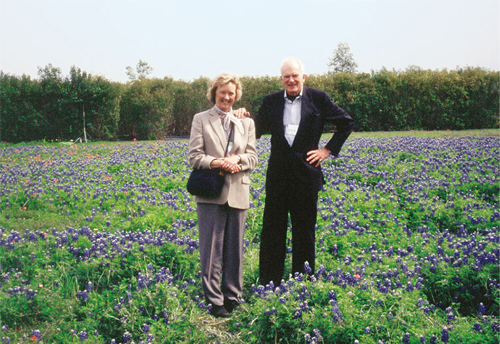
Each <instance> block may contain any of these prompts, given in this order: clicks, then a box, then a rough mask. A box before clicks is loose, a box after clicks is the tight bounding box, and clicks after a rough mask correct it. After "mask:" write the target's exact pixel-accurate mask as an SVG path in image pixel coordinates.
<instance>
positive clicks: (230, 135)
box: [224, 122, 234, 157]
mask: <svg viewBox="0 0 500 344" xmlns="http://www.w3.org/2000/svg"><path fill="white" fill-rule="evenodd" d="M233 129H234V123H233V122H231V131H230V132H229V135H228V137H227V145H226V150H225V151H224V157H226V156H227V150H228V149H229V142H233V143H234V136H233ZM231 139H232V140H233V141H231Z"/></svg>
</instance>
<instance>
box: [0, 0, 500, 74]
mask: <svg viewBox="0 0 500 344" xmlns="http://www.w3.org/2000/svg"><path fill="white" fill-rule="evenodd" d="M341 42H345V43H347V44H348V45H349V47H350V49H351V53H352V54H353V57H354V60H355V61H356V62H357V64H358V71H359V72H367V73H370V72H372V71H374V72H376V71H379V70H380V69H382V68H387V69H389V70H405V69H406V68H408V67H410V66H418V67H420V68H422V69H431V70H442V69H448V70H453V69H456V68H464V67H481V68H485V69H490V70H495V71H498V70H500V0H495V1H490V0H347V1H344V0H301V1H298V0H287V1H282V0H232V1H227V0H226V1H220V0H162V1H153V0H0V70H1V71H2V72H3V73H6V74H10V75H16V76H21V75H23V74H26V75H29V76H31V78H32V79H35V78H38V69H39V67H40V68H43V67H45V66H47V65H48V64H52V66H54V67H58V68H60V69H61V72H62V74H63V76H67V75H69V71H70V68H71V67H72V66H76V67H78V68H80V69H81V70H82V71H85V72H87V73H91V74H93V75H100V76H103V77H105V78H106V79H108V80H111V81H117V82H126V81H127V80H128V77H127V74H126V67H127V66H131V67H134V68H135V66H136V65H137V63H138V62H139V60H142V61H145V62H147V63H148V64H149V65H150V66H151V67H153V71H152V73H151V74H150V77H156V78H163V77H166V76H168V77H172V78H174V79H182V80H186V81H190V80H194V79H197V78H199V77H200V76H205V77H209V78H212V77H214V76H216V75H217V74H219V73H221V72H228V73H233V74H238V75H240V76H254V77H260V76H265V75H269V76H277V75H279V67H280V65H281V62H282V61H283V60H284V59H285V58H287V57H295V58H298V59H300V60H301V61H302V62H303V64H304V66H305V72H306V74H323V73H326V72H328V62H329V59H330V58H331V57H332V56H333V51H334V50H335V49H336V48H337V46H338V44H339V43H341Z"/></svg>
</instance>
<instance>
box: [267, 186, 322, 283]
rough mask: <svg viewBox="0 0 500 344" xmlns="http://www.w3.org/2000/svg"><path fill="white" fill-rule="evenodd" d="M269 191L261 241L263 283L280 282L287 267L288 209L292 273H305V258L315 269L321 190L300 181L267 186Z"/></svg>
mask: <svg viewBox="0 0 500 344" xmlns="http://www.w3.org/2000/svg"><path fill="white" fill-rule="evenodd" d="M306 189H307V190H306ZM266 192H267V194H266V203H265V208H264V220H263V224H262V236H261V243H260V284H262V285H266V284H268V283H269V282H270V281H273V282H274V284H275V285H276V286H278V285H279V284H280V283H281V279H282V278H283V274H284V271H285V256H286V252H287V247H286V234H287V225H288V213H290V219H291V222H292V256H293V258H292V274H295V272H300V273H303V272H304V263H305V262H306V261H307V262H308V263H309V265H310V266H311V268H312V269H313V271H314V260H315V255H316V254H315V248H316V243H315V228H314V227H315V225H316V216H317V211H318V210H317V209H318V208H317V206H318V192H316V191H311V190H310V189H309V188H304V187H303V185H300V184H298V183H289V184H288V185H287V186H286V187H283V188H276V189H274V188H272V189H269V188H267V190H266Z"/></svg>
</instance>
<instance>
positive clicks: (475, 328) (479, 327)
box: [472, 322, 483, 333]
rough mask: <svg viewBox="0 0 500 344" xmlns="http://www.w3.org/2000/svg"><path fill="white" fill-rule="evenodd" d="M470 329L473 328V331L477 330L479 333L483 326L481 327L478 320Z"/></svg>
mask: <svg viewBox="0 0 500 344" xmlns="http://www.w3.org/2000/svg"><path fill="white" fill-rule="evenodd" d="M472 329H473V330H474V332H478V333H480V332H481V331H482V330H483V328H482V327H481V324H480V323H478V322H476V323H475V324H474V326H473V327H472Z"/></svg>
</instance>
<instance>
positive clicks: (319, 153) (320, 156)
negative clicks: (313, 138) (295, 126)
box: [306, 148, 330, 167]
mask: <svg viewBox="0 0 500 344" xmlns="http://www.w3.org/2000/svg"><path fill="white" fill-rule="evenodd" d="M307 155H308V158H307V159H306V160H307V162H309V163H310V164H311V165H314V164H315V163H316V167H318V166H319V165H321V163H322V162H323V160H325V159H326V158H328V157H329V156H330V151H329V150H328V149H326V148H321V149H314V150H311V151H309V152H307Z"/></svg>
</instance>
